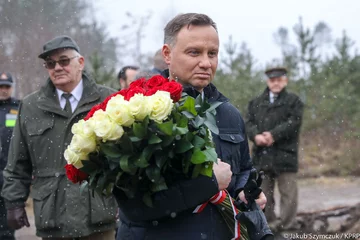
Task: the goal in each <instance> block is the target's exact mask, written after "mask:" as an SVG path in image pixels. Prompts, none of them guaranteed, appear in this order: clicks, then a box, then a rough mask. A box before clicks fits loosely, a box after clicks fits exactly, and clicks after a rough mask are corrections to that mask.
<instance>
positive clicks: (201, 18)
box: [114, 13, 266, 240]
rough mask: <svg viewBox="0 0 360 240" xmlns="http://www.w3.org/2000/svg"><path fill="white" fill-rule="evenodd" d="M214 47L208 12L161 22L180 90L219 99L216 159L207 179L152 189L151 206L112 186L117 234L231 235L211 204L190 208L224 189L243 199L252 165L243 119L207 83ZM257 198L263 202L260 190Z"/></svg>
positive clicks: (151, 237)
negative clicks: (118, 221)
mask: <svg viewBox="0 0 360 240" xmlns="http://www.w3.org/2000/svg"><path fill="white" fill-rule="evenodd" d="M218 52H219V37H218V33H217V29H216V25H215V23H214V22H213V20H212V19H210V18H209V17H208V16H206V15H204V14H196V13H187V14H181V15H178V16H176V17H175V18H174V19H172V20H171V21H170V22H169V23H168V24H167V25H166V27H165V39H164V46H163V48H162V54H163V56H164V60H165V62H166V63H167V65H168V66H169V71H168V72H167V74H168V75H167V77H170V78H171V79H176V80H177V81H179V82H180V83H182V84H183V85H184V91H185V92H187V93H188V94H189V95H191V96H194V97H196V96H197V95H199V94H202V96H204V98H206V99H207V100H208V101H209V102H214V101H220V102H222V104H221V105H220V106H219V107H218V108H217V109H216V111H217V114H216V122H217V127H218V128H219V134H218V135H216V134H213V140H214V142H215V144H216V152H217V154H218V157H219V158H220V159H221V160H219V161H218V164H214V169H213V171H214V174H213V177H212V178H210V177H206V176H199V177H198V178H195V179H191V180H183V181H179V182H177V183H176V184H173V185H172V186H169V189H168V190H164V191H161V192H158V193H155V194H154V195H153V199H152V200H153V205H154V207H152V208H150V207H147V206H146V205H145V204H144V203H143V201H142V198H140V197H139V198H135V199H131V200H129V199H127V198H126V196H125V195H124V193H122V191H121V190H119V189H117V188H115V190H114V194H115V196H117V200H118V204H119V207H120V219H121V221H122V223H121V226H120V228H119V231H118V237H117V239H121V240H123V239H124V240H125V239H136V240H143V239H147V240H157V239H172V240H180V239H181V240H183V239H191V240H195V239H207V240H224V239H231V238H233V236H232V235H231V233H230V230H229V229H228V228H227V226H226V224H225V222H224V220H223V218H222V216H221V215H220V213H219V212H218V210H217V208H216V207H215V206H214V205H212V204H208V205H207V206H206V207H205V209H204V210H203V211H202V212H200V213H193V211H194V209H195V207H196V206H197V205H199V204H201V203H204V202H206V201H208V200H209V199H210V198H211V197H212V196H213V195H215V194H216V193H218V192H219V190H223V189H228V190H229V192H230V193H231V195H232V196H233V197H238V196H239V197H240V198H241V199H242V200H244V201H246V199H245V198H244V193H243V191H242V189H243V187H244V185H245V183H246V182H247V179H248V177H249V173H250V170H251V169H252V163H251V160H250V156H249V148H248V143H247V140H246V139H247V136H246V133H245V125H244V121H243V119H242V117H241V115H240V113H239V111H238V110H237V109H236V108H235V107H234V106H233V105H232V104H231V103H230V102H229V99H227V98H226V97H225V96H223V95H222V94H221V93H220V92H219V91H218V90H217V89H216V87H215V86H214V85H213V84H211V81H212V80H213V78H214V76H215V72H216V69H217V65H218ZM257 203H258V204H259V205H260V206H262V207H264V205H265V203H266V198H265V195H264V194H263V193H261V194H260V195H259V198H258V199H257Z"/></svg>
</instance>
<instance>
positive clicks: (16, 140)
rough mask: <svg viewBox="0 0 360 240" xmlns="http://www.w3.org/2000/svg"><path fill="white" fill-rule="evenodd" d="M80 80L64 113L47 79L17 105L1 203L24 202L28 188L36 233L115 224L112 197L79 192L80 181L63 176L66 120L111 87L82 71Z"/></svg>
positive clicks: (80, 232)
mask: <svg viewBox="0 0 360 240" xmlns="http://www.w3.org/2000/svg"><path fill="white" fill-rule="evenodd" d="M82 79H83V87H84V89H83V94H82V97H81V100H80V101H79V104H78V106H77V108H76V109H75V111H74V112H73V114H72V116H71V117H70V118H69V117H67V115H66V113H65V112H64V111H63V110H62V109H61V107H60V104H59V100H58V97H57V93H56V89H55V87H54V85H53V84H52V82H51V81H50V79H48V82H47V84H46V85H45V86H44V87H42V88H41V89H40V90H39V91H37V92H35V93H32V94H30V95H29V96H27V97H25V98H24V99H23V101H22V103H21V105H20V108H19V114H18V119H17V122H16V125H15V127H14V132H13V138H12V141H11V143H10V150H9V158H8V163H7V166H6V168H5V170H4V186H3V190H2V196H3V197H4V199H5V201H6V207H7V208H12V207H15V206H24V202H25V201H26V200H27V198H28V196H29V193H30V195H31V197H32V199H33V202H34V215H35V225H36V229H37V235H38V236H40V237H49V236H51V237H79V236H87V235H90V234H92V233H94V232H99V231H108V230H110V229H115V215H116V210H117V207H116V202H115V200H114V199H113V198H112V197H111V198H103V197H100V196H99V195H97V194H95V196H94V197H92V193H91V191H89V190H88V189H85V191H83V192H80V185H79V184H73V183H72V182H70V181H69V180H68V179H67V177H66V175H65V169H64V166H65V164H66V160H65V159H64V150H65V149H66V147H67V145H68V144H69V143H70V141H71V138H72V133H71V127H72V125H73V124H74V123H76V122H77V121H79V120H80V119H82V118H84V117H85V116H86V114H87V113H88V112H89V110H90V109H91V108H92V107H93V106H94V105H95V104H97V103H100V102H101V101H103V100H104V99H105V98H106V97H107V96H108V95H110V94H112V93H113V92H114V90H112V89H110V88H107V87H104V86H100V85H97V84H96V83H95V82H94V81H93V80H91V79H89V78H88V77H87V76H86V75H85V74H83V76H82ZM30 185H32V189H31V192H30Z"/></svg>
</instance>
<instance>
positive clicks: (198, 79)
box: [163, 25, 219, 91]
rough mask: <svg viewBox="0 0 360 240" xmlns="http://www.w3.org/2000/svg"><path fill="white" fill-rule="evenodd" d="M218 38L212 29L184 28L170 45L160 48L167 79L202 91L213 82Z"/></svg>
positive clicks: (207, 27) (202, 27)
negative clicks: (168, 74)
mask: <svg viewBox="0 0 360 240" xmlns="http://www.w3.org/2000/svg"><path fill="white" fill-rule="evenodd" d="M218 52H219V36H218V33H217V32H216V30H215V28H213V27H212V26H193V25H190V26H189V27H188V26H184V27H183V28H182V29H181V30H180V31H179V33H178V35H177V37H176V40H175V42H174V43H172V44H170V45H169V44H165V45H164V46H163V56H164V59H165V62H166V63H167V64H168V65H169V71H170V77H171V78H172V79H177V80H178V81H180V82H181V83H184V84H190V85H192V86H193V87H194V88H196V89H197V90H198V91H202V90H203V89H204V88H205V87H206V86H207V85H208V84H209V83H210V82H211V81H212V79H213V78H214V75H215V72H216V68H217V65H218Z"/></svg>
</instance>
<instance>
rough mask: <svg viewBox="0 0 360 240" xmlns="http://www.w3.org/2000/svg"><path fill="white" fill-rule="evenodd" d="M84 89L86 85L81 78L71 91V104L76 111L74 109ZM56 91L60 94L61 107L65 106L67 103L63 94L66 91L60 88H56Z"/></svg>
mask: <svg viewBox="0 0 360 240" xmlns="http://www.w3.org/2000/svg"><path fill="white" fill-rule="evenodd" d="M83 90H84V86H83V80H82V79H81V80H80V82H79V83H78V85H77V86H76V87H75V88H74V89H73V90H72V92H71V95H72V96H71V98H70V99H69V101H70V104H71V109H72V111H73V112H74V110H75V109H76V107H77V105H78V103H79V101H80V99H81V96H82V93H83ZM56 92H57V94H58V98H59V102H60V107H61V108H64V107H65V104H66V100H65V99H64V98H63V97H62V94H63V93H64V91H62V90H60V89H56Z"/></svg>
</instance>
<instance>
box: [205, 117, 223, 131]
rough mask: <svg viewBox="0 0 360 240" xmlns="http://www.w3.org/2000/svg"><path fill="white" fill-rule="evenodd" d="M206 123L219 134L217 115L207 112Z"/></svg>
mask: <svg viewBox="0 0 360 240" xmlns="http://www.w3.org/2000/svg"><path fill="white" fill-rule="evenodd" d="M204 124H205V125H206V126H207V127H208V128H209V129H210V131H211V132H213V133H215V134H219V129H218V127H217V125H216V120H215V117H214V115H212V114H211V113H209V112H206V120H205V122H204Z"/></svg>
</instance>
